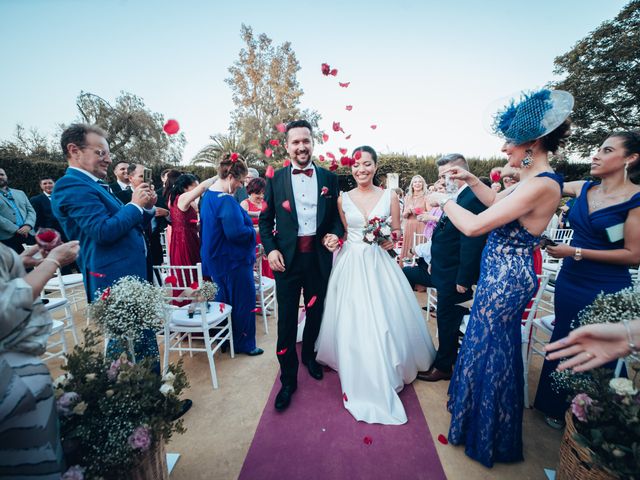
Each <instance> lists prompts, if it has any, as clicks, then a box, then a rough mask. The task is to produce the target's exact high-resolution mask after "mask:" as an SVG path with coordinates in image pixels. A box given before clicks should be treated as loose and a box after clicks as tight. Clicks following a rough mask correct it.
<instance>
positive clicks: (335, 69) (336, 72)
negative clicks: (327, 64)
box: [329, 68, 338, 77]
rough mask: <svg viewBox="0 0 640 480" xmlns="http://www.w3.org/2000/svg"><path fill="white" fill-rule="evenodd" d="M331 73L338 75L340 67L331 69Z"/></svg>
mask: <svg viewBox="0 0 640 480" xmlns="http://www.w3.org/2000/svg"><path fill="white" fill-rule="evenodd" d="M329 73H330V74H331V75H333V76H334V77H335V76H336V75H338V69H337V68H334V69H333V70H331V71H330V72H329Z"/></svg>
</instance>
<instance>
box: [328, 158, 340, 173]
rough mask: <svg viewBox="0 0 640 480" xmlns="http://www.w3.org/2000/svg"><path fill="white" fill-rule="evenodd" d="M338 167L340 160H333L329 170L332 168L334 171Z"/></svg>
mask: <svg viewBox="0 0 640 480" xmlns="http://www.w3.org/2000/svg"><path fill="white" fill-rule="evenodd" d="M337 169H338V162H336V161H335V160H331V165H329V170H331V171H332V172H333V171H334V170H337Z"/></svg>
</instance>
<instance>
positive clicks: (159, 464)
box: [128, 440, 169, 480]
mask: <svg viewBox="0 0 640 480" xmlns="http://www.w3.org/2000/svg"><path fill="white" fill-rule="evenodd" d="M128 478H130V479H131V480H168V478H169V471H168V469H167V453H166V450H165V449H164V440H161V441H159V442H156V444H155V446H154V447H153V448H152V449H151V450H149V452H147V454H146V455H145V457H144V458H143V459H142V461H141V462H140V464H139V465H138V466H137V467H136V468H134V469H133V470H132V471H131V474H130V476H129V477H128Z"/></svg>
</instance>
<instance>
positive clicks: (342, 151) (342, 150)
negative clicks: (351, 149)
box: [339, 148, 347, 155]
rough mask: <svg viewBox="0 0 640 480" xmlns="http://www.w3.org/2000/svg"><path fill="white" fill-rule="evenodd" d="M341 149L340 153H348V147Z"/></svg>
mask: <svg viewBox="0 0 640 480" xmlns="http://www.w3.org/2000/svg"><path fill="white" fill-rule="evenodd" d="M339 150H340V153H341V154H342V155H346V154H347V149H346V148H340V149H339Z"/></svg>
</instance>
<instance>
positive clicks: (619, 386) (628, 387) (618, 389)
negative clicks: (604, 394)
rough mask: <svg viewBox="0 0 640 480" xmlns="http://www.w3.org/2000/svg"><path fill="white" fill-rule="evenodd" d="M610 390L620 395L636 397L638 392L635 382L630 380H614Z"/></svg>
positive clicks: (611, 382)
mask: <svg viewBox="0 0 640 480" xmlns="http://www.w3.org/2000/svg"><path fill="white" fill-rule="evenodd" d="M609 388H611V390H612V391H613V392H615V393H617V394H618V395H635V394H636V393H638V390H637V389H636V388H635V387H634V386H633V381H631V380H630V379H628V378H622V377H620V378H612V379H611V380H610V381H609Z"/></svg>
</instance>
